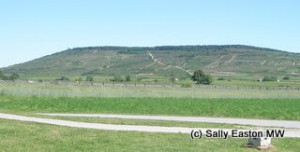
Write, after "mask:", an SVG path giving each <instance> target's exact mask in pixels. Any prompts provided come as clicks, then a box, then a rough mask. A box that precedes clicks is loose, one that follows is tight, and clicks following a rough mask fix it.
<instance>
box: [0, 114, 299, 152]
mask: <svg viewBox="0 0 300 152" xmlns="http://www.w3.org/2000/svg"><path fill="white" fill-rule="evenodd" d="M0 139H1V140H0V151H10V152H14V151H23V152H27V151H28V152H31V151H45V152H47V151H49V152H50V151H51V152H52V151H66V152H68V151H70V152H71V151H72V152H73V151H144V152H147V151H149V152H153V151H224V152H232V151H241V152H253V151H258V150H256V149H247V148H244V147H243V145H244V144H245V143H247V139H246V138H245V139H243V138H239V139H232V138H229V139H227V140H224V139H207V138H204V139H201V140H192V139H190V137H189V135H188V134H163V133H141V132H120V131H102V130H90V129H77V128H68V127H60V126H53V125H46V124H38V123H30V122H21V121H11V120H3V119H0ZM272 143H273V145H274V146H275V148H274V149H273V150H271V151H285V152H294V151H298V150H299V148H300V144H299V143H300V139H299V138H294V139H293V138H277V139H272Z"/></svg>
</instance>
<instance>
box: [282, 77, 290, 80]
mask: <svg viewBox="0 0 300 152" xmlns="http://www.w3.org/2000/svg"><path fill="white" fill-rule="evenodd" d="M282 79H283V80H290V77H289V76H285V77H283V78H282Z"/></svg>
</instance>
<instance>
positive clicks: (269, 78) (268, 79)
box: [262, 76, 277, 81]
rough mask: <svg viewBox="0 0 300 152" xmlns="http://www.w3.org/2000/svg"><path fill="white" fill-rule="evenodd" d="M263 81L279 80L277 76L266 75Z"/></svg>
mask: <svg viewBox="0 0 300 152" xmlns="http://www.w3.org/2000/svg"><path fill="white" fill-rule="evenodd" d="M262 81H277V77H276V76H265V77H264V78H263V79H262Z"/></svg>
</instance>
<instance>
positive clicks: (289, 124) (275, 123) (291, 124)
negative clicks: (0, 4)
mask: <svg viewBox="0 0 300 152" xmlns="http://www.w3.org/2000/svg"><path fill="white" fill-rule="evenodd" d="M38 114H40V115H47V116H63V117H89V118H119V119H144V120H171V121H186V122H210V123H226V124H239V125H253V126H264V127H283V128H295V129H300V121H286V120H263V119H240V118H213V117H183V116H147V115H117V114H66V113H38Z"/></svg>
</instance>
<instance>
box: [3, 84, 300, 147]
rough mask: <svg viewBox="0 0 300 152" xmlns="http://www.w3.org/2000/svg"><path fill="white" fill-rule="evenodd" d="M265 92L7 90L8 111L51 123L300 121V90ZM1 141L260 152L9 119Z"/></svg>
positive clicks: (283, 143) (231, 143)
mask: <svg viewBox="0 0 300 152" xmlns="http://www.w3.org/2000/svg"><path fill="white" fill-rule="evenodd" d="M236 83H237V84H239V83H240V82H236ZM221 85H222V84H221ZM224 86H226V84H225V85H224ZM227 86H230V85H227ZM233 86H234V85H233ZM245 86H251V85H247V84H246V85H245ZM255 87H257V86H255ZM262 87H265V88H263V89H259V88H254V89H253V88H251V87H249V88H247V87H244V88H243V86H242V85H241V87H240V88H239V89H236V88H235V87H233V88H235V89H232V88H230V87H229V88H220V87H214V86H200V87H197V88H181V87H179V86H174V87H171V86H166V87H161V86H158V87H157V86H143V85H140V86H136V87H130V86H117V85H115V86H108V85H105V86H102V85H101V84H100V85H97V84H96V85H92V86H91V85H86V84H74V83H70V84H47V83H35V84H29V83H24V82H10V83H0V112H4V113H14V114H20V115H28V116H35V117H48V118H49V116H39V115H37V114H35V113H38V112H40V113H43V112H50V113H51V112H57V113H106V114H112V113H114V114H142V115H174V116H207V117H235V118H256V119H276V120H298V121H299V120H300V111H299V109H300V100H299V99H300V92H299V91H298V90H297V89H281V90H279V89H276V90H272V88H269V87H272V85H271V84H270V85H267V86H262ZM266 87H268V89H266ZM52 118H55V119H64V120H73V121H82V122H93V123H105V124H126V125H148V126H177V127H195V128H197V127H198V128H200V127H203V128H252V126H241V125H227V124H217V123H191V122H176V121H155V120H147V121H146V120H132V119H127V120H124V119H105V118H101V119H99V118H66V117H52ZM0 139H1V140H0V152H2V151H25V152H26V151H225V152H226V151H228V152H231V151H245V152H252V151H257V150H255V149H247V148H244V147H243V145H244V144H245V143H247V139H246V138H245V139H244V138H242V139H241V138H239V139H234V138H229V139H227V140H224V139H208V138H204V139H201V140H192V139H190V137H189V135H188V134H163V133H141V132H123V131H103V130H91V129H76V128H68V127H60V126H53V125H45V124H38V123H29V122H20V121H10V120H2V119H0ZM299 143H300V139H298V138H277V139H272V144H273V145H275V148H274V149H273V150H271V151H291V152H292V151H297V150H298V149H299V148H300V144H299Z"/></svg>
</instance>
